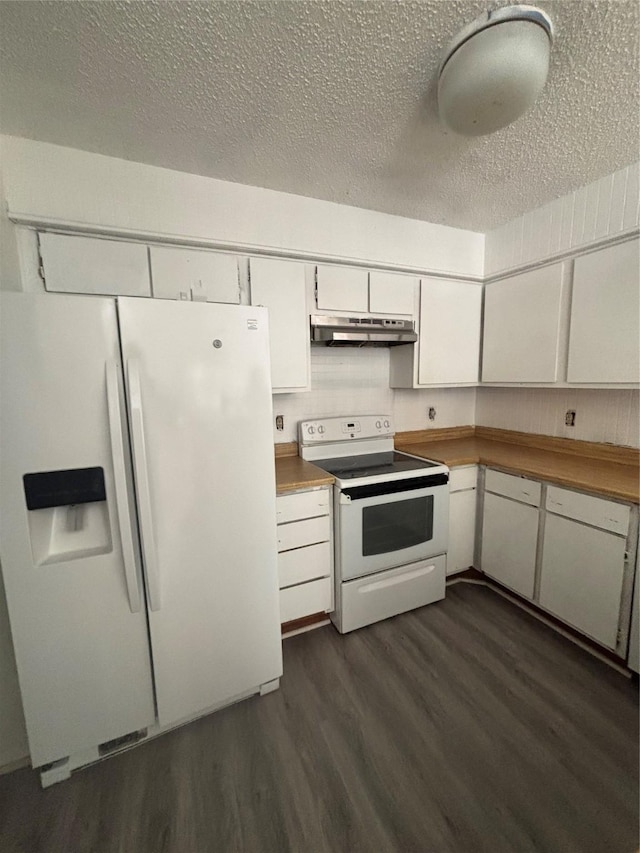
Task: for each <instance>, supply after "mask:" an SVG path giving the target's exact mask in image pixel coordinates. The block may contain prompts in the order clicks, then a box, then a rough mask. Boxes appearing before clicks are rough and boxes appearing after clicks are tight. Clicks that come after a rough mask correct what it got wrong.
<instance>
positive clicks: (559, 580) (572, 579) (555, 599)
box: [540, 514, 625, 649]
mask: <svg viewBox="0 0 640 853" xmlns="http://www.w3.org/2000/svg"><path fill="white" fill-rule="evenodd" d="M624 554H625V540H624V538H623V537H622V536H616V535H615V534H613V533H608V532H607V531H605V530H597V529H596V528H594V527H587V526H586V525H584V524H580V523H579V522H577V521H572V520H571V519H568V518H560V517H559V516H556V515H551V514H548V515H547V519H546V522H545V529H544V544H543V551H542V574H541V581H540V604H541V605H542V607H545V608H546V609H547V610H550V611H551V612H552V613H554V614H555V615H556V616H558V617H559V618H560V619H563V620H564V621H565V622H568V623H569V624H570V625H573V626H574V627H575V628H578V630H580V631H583V632H584V633H585V634H588V635H589V636H590V637H593V639H594V640H597V641H598V642H599V643H602V644H603V645H605V646H607V647H608V648H610V649H614V648H615V647H616V641H617V633H618V619H619V615H620V598H621V595H622V579H623V575H624Z"/></svg>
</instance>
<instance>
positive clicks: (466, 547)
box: [447, 489, 477, 575]
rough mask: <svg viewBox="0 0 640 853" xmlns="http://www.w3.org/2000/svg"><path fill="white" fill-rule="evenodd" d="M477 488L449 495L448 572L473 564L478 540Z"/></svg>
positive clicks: (459, 570) (452, 572) (462, 569)
mask: <svg viewBox="0 0 640 853" xmlns="http://www.w3.org/2000/svg"><path fill="white" fill-rule="evenodd" d="M476 494H477V493H476V490H475V489H467V490H466V491H464V492H452V493H451V495H450V497H449V550H448V551H447V574H448V575H452V574H454V573H455V572H461V571H464V569H468V568H469V567H470V566H473V555H474V548H475V541H476Z"/></svg>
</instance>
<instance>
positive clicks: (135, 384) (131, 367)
mask: <svg viewBox="0 0 640 853" xmlns="http://www.w3.org/2000/svg"><path fill="white" fill-rule="evenodd" d="M127 380H128V385H129V407H130V413H131V443H132V445H133V464H134V467H135V473H136V476H135V480H136V495H137V497H138V510H139V512H140V516H139V517H140V535H141V539H142V556H143V560H142V562H143V565H144V573H145V578H146V581H147V592H148V594H149V607H150V608H151V610H160V575H159V573H158V559H157V556H156V542H155V537H154V535H153V517H152V514H151V492H150V489H149V477H148V473H147V472H148V468H147V452H146V446H145V438H144V420H143V417H142V394H141V391H140V371H139V369H138V362H137V361H136V360H135V359H133V358H131V359H129V360H128V361H127Z"/></svg>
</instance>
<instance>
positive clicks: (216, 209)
mask: <svg viewBox="0 0 640 853" xmlns="http://www.w3.org/2000/svg"><path fill="white" fill-rule="evenodd" d="M0 145H1V149H2V169H3V172H4V183H5V193H6V200H7V204H8V210H9V216H10V217H12V218H14V219H16V218H17V219H19V220H21V221H28V222H29V223H36V224H38V223H46V224H50V225H55V224H58V225H66V226H69V227H76V228H80V229H94V230H97V231H98V232H103V233H119V234H126V233H129V234H131V235H132V236H141V237H154V238H156V239H158V238H164V239H171V238H173V239H176V238H179V239H182V240H186V241H196V242H200V243H204V244H206V243H212V242H213V243H215V244H216V245H220V246H224V247H230V248H236V249H238V250H240V251H251V250H252V249H253V250H272V251H275V252H284V253H286V254H288V255H294V254H297V255H298V256H304V257H314V258H324V259H334V260H347V261H348V260H355V261H362V262H367V263H372V264H378V265H390V266H397V267H403V268H408V269H416V270H419V271H423V272H428V271H433V272H441V273H448V274H453V275H468V276H470V277H476V278H480V277H482V273H483V268H484V235H483V234H479V233H476V232H473V231H465V230H462V229H459V228H450V227H448V226H445V225H437V224H433V223H429V222H421V221H418V220H414V219H406V218H404V217H401V216H391V215H389V214H386V213H377V212H375V211H371V210H362V209H361V208H355V207H348V206H346V205H341V204H334V203H332V202H326V201H319V200H318V199H311V198H304V197H302V196H296V195H291V194H290V193H281V192H275V191H273V190H266V189H261V188H259V187H249V186H244V185H242V184H234V183H230V182H228V181H218V180H215V179H213V178H203V177H201V176H199V175H188V174H185V173H183V172H175V171H172V170H170V169H161V168H158V167H156V166H147V165H143V164H141V163H131V162H129V161H126V160H119V159H117V158H115V157H105V156H103V155H100V154H91V153H89V152H86V151H77V150H75V149H72V148H64V147H62V146H59V145H50V144H48V143H42V142H34V141H32V140H28V139H19V138H16V137H10V136H4V137H2V138H1V139H0Z"/></svg>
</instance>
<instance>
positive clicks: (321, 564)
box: [278, 542, 331, 589]
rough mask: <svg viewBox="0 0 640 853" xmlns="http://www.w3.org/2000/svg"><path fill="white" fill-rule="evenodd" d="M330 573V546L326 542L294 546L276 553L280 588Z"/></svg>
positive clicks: (323, 576) (324, 576) (325, 576)
mask: <svg viewBox="0 0 640 853" xmlns="http://www.w3.org/2000/svg"><path fill="white" fill-rule="evenodd" d="M330 574H331V546H330V544H329V543H328V542H320V543H319V544H318V545H308V546H307V547H306V548H294V550H293V551H283V552H282V553H281V554H278V578H279V579H280V589H282V588H283V587H287V586H293V585H294V584H296V583H305V582H306V581H312V580H316V579H317V578H327V577H329V575H330Z"/></svg>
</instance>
